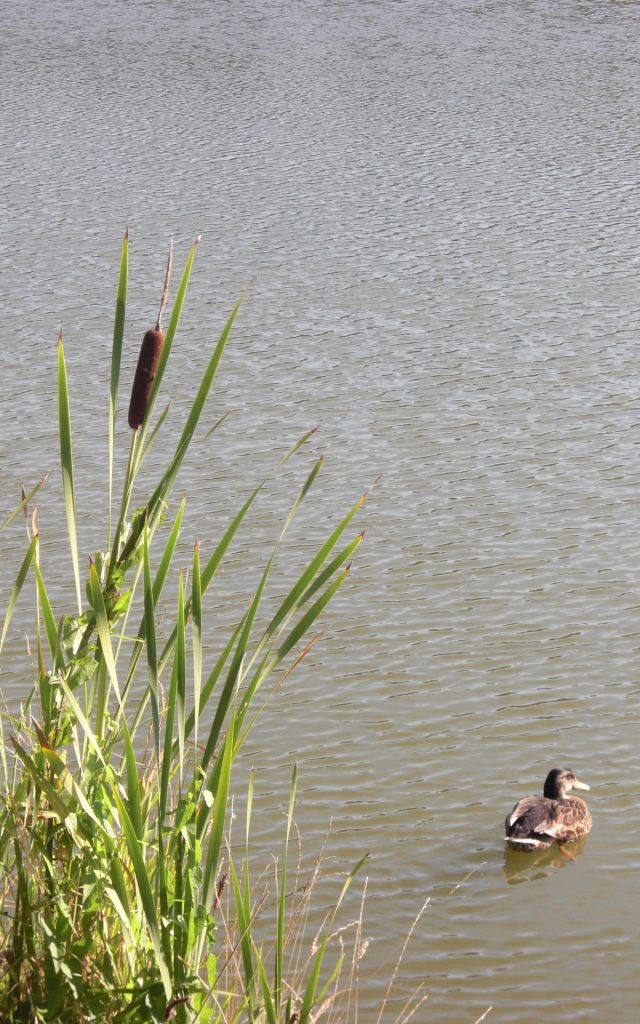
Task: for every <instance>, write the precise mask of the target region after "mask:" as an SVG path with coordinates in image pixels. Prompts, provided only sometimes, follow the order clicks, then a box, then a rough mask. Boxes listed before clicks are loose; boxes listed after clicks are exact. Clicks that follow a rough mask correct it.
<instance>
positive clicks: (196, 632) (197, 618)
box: [0, 543, 202, 754]
mask: <svg viewBox="0 0 640 1024" xmlns="http://www.w3.org/2000/svg"><path fill="white" fill-rule="evenodd" d="M191 575H192V579H193V584H192V588H191V645H192V648H193V748H194V754H195V751H196V750H197V748H198V722H199V719H200V696H201V693H202V580H201V578H200V545H199V544H197V543H196V544H195V546H194V549H193V571H192V574H191ZM0 647H1V645H0ZM185 736H186V723H185V724H183V743H184V739H185Z"/></svg>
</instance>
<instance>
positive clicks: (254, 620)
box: [0, 236, 364, 1024]
mask: <svg viewBox="0 0 640 1024" xmlns="http://www.w3.org/2000/svg"><path fill="white" fill-rule="evenodd" d="M128 250H129V244H128V238H127V237H126V236H125V240H124V244H123V249H122V255H121V262H120V274H119V281H118V290H117V301H116V315H115V325H114V335H113V347H112V360H111V382H110V391H109V401H108V407H109V414H108V423H109V444H108V454H107V457H106V458H105V469H106V473H107V475H108V491H109V506H110V507H109V515H108V526H107V531H106V532H107V537H106V539H105V540H106V543H105V547H104V550H103V551H101V552H98V553H95V554H94V555H93V557H92V558H91V560H90V568H89V573H88V576H87V578H86V579H83V578H82V573H81V570H80V566H81V559H80V556H79V552H78V542H77V534H76V501H75V488H74V468H73V447H72V431H71V415H70V401H69V390H68V382H67V371H66V364H65V358H64V350H63V345H62V340H60V341H59V346H58V414H59V415H58V419H59V437H60V459H61V467H62V480H63V491H64V505H65V516H66V523H67V532H68V539H69V549H70V555H71V558H70V563H71V567H72V573H73V581H74V590H75V597H76V603H77V607H74V609H73V610H72V611H66V612H63V613H62V614H61V613H60V612H59V610H58V611H56V610H54V607H53V602H52V598H51V588H50V587H49V586H48V585H47V579H46V571H45V568H44V566H41V558H40V535H39V532H38V525H37V515H36V513H35V512H34V513H33V514H32V515H31V516H29V515H28V504H29V503H31V502H32V499H33V497H34V495H35V494H36V492H37V491H38V489H39V488H40V486H41V485H40V484H38V485H36V486H35V487H34V488H32V490H31V491H30V493H29V494H23V500H22V501H21V502H20V504H19V505H18V506H17V508H16V509H15V510H14V511H13V513H12V514H11V515H10V516H9V517H8V518H7V520H5V523H4V524H2V527H1V528H5V527H8V526H9V523H10V522H12V521H13V520H14V519H15V517H16V516H17V514H18V513H19V512H21V511H24V513H25V521H26V523H27V546H26V553H25V555H24V557H23V558H22V561H21V563H20V564H19V568H18V569H17V574H16V578H15V584H14V586H13V589H12V591H11V593H10V595H9V597H8V600H7V603H6V614H5V618H4V623H3V628H2V633H1V635H0V651H1V650H2V646H3V645H4V642H5V640H6V638H7V635H8V630H9V627H10V622H11V619H12V615H13V612H14V609H15V606H16V604H17V602H18V600H19V599H20V597H21V594H22V591H23V589H24V588H25V585H26V583H27V581H33V584H34V586H33V592H34V593H35V606H36V608H35V624H34V631H33V640H32V643H31V649H32V651H35V655H36V673H35V675H36V678H35V679H34V680H33V689H32V691H31V693H30V695H29V696H28V699H26V701H25V703H24V706H23V709H22V712H21V714H20V715H10V714H9V713H8V712H5V713H4V714H3V719H4V721H3V723H2V724H3V728H2V733H1V740H0V763H1V766H2V791H3V794H2V795H3V801H2V808H1V809H0V901H1V905H0V910H1V914H0V929H1V931H2V952H1V953H0V1022H18V1021H20V1022H36V1021H48V1022H54V1021H55V1022H60V1024H63V1022H70V1024H71V1022H80V1021H83V1022H84V1021H108V1022H113V1024H116V1022H125V1021H136V1022H139V1021H157V1022H160V1021H168V1020H175V1021H177V1022H182V1024H186V1022H188V1021H196V1020H197V1021H200V1022H203V1024H204V1022H217V1021H219V1022H223V1021H224V1022H232V1021H236V1020H240V1019H243V1020H248V1021H250V1022H251V1024H253V1022H258V1021H260V1022H266V1024H280V1022H284V1024H289V1022H292V1021H297V1022H299V1024H306V1022H307V1021H311V1020H312V1019H313V1016H314V1014H315V1013H316V1012H317V1009H318V1006H319V1004H320V1002H321V1001H322V1000H327V991H328V989H327V983H328V982H327V977H326V972H325V968H324V967H323V960H324V955H325V950H326V946H327V940H328V936H329V935H330V932H331V927H332V921H333V913H335V909H337V905H338V904H339V903H340V901H341V899H342V896H343V895H344V892H345V891H346V889H347V887H348V885H349V883H350V881H351V878H352V877H353V874H354V873H355V871H356V870H357V868H358V867H359V866H360V865H357V866H356V868H355V869H354V872H352V874H350V875H349V876H348V877H347V878H346V881H344V883H343V888H342V892H341V894H339V898H338V900H337V903H336V906H335V908H334V912H333V913H332V914H330V916H329V919H328V920H327V922H326V926H325V929H324V931H323V932H322V933H321V935H320V937H319V939H318V941H317V943H316V947H315V951H314V952H313V953H312V955H310V956H309V957H308V958H307V959H306V960H305V961H304V962H305V963H306V969H305V974H304V977H300V976H298V977H297V978H296V981H295V984H294V983H293V982H291V981H289V980H288V979H287V977H286V965H285V959H286V952H285V947H286V933H287V924H286V919H287V907H288V903H287V900H288V896H287V871H286V864H287V848H288V841H289V833H290V829H291V822H292V814H293V793H294V791H295V780H294V786H293V787H292V802H291V806H290V808H289V815H288V818H287V829H286V837H285V855H284V859H283V861H282V865H281V868H280V877H279V882H278V886H277V895H276V897H275V899H276V905H277V911H276V926H275V935H274V937H273V941H272V956H271V959H272V961H273V962H272V963H271V966H269V967H268V966H267V963H266V956H265V954H264V951H263V949H262V947H261V946H260V945H259V943H258V941H257V940H256V938H255V935H254V923H255V920H256V910H257V909H259V901H258V905H257V907H256V904H255V903H254V902H252V894H251V888H250V885H249V868H248V856H247V857H245V864H244V865H243V867H242V868H241V869H240V870H238V869H236V867H235V866H234V865H233V863H231V864H230V865H229V866H228V872H229V875H230V883H229V887H228V891H229V892H230V893H232V895H233V897H234V899H233V907H234V911H233V913H234V922H233V927H231V925H230V923H229V921H228V920H227V919H226V918H225V919H224V920H225V924H224V928H222V929H221V924H220V918H221V911H220V899H219V897H220V892H221V880H220V878H221V875H220V872H221V868H220V865H221V859H222V857H223V853H224V837H225V832H226V829H227V817H228V803H229V793H230V782H231V771H232V766H233V763H234V761H235V759H236V757H237V756H238V753H239V751H240V749H241V748H242V745H243V743H244V741H245V739H246V737H247V735H248V733H249V731H250V730H251V729H252V727H253V726H254V724H255V722H256V720H257V718H258V715H259V707H258V705H257V702H256V696H257V694H258V693H259V691H261V688H263V687H264V686H265V684H266V683H267V681H271V683H276V684H277V682H278V680H279V679H281V678H282V676H283V675H284V674H287V673H288V672H289V671H291V668H292V667H293V666H295V665H296V664H297V663H298V662H299V661H300V660H301V658H302V657H303V656H304V654H305V653H306V651H308V650H309V649H310V647H311V646H312V645H313V643H314V642H315V640H316V638H317V635H318V634H317V620H318V619H319V617H320V616H321V614H322V612H323V611H324V609H325V608H326V606H327V605H328V604H329V602H330V601H331V599H332V598H333V597H334V595H335V594H336V592H337V591H338V590H339V588H340V587H341V586H342V584H343V582H344V580H345V578H346V575H347V573H348V567H349V563H350V560H351V558H352V556H353V554H354V552H355V550H356V549H357V547H358V545H359V543H360V541H361V539H362V535H361V534H357V535H355V536H352V537H350V538H349V537H348V530H349V527H350V526H351V523H352V520H353V518H354V516H355V515H356V513H357V511H358V510H359V508H360V507H361V505H362V503H363V501H364V496H363V497H362V498H360V499H359V500H358V501H357V502H356V503H355V505H354V506H353V507H352V508H350V509H349V511H348V512H347V514H346V515H345V516H344V517H343V518H342V520H341V521H340V522H339V523H338V524H337V526H336V527H335V528H334V529H333V531H332V533H331V534H330V536H328V538H327V539H326V541H325V542H324V543H322V544H321V546H320V547H319V548H318V550H317V551H316V552H315V554H314V555H313V557H312V558H310V559H309V561H308V562H307V563H306V564H305V565H304V567H303V568H302V570H301V571H300V573H299V575H298V578H297V579H296V581H295V583H294V584H293V586H292V587H291V588H290V590H289V591H288V593H286V595H285V596H284V597H283V598H281V599H280V601H279V603H278V604H277V607H276V610H275V612H274V613H273V614H272V615H271V616H270V617H269V618H268V620H266V622H264V623H262V624H260V622H261V617H260V616H258V611H259V609H260V607H261V602H262V600H263V597H264V595H265V593H266V592H267V586H268V583H269V581H270V574H271V571H272V568H273V566H274V563H275V559H276V555H277V552H278V548H279V546H280V545H281V543H282V540H283V538H284V535H285V533H286V531H287V529H288V527H289V526H290V524H291V522H292V520H293V518H294V516H295V515H296V512H297V511H298V508H299V506H300V504H301V502H302V501H303V499H304V498H305V497H306V496H307V494H308V492H309V490H310V488H311V487H312V485H313V484H314V482H315V480H316V477H317V475H318V472H319V469H320V460H318V461H315V462H313V463H312V465H311V467H310V468H309V469H308V470H307V472H306V476H305V478H304V482H303V484H302V487H301V489H300V491H299V493H298V494H297V495H296V496H295V498H294V500H293V502H292V504H291V508H290V511H289V513H288V515H287V516H286V519H285V521H284V523H283V525H282V530H281V534H280V537H279V538H278V541H277V543H276V545H275V547H274V549H273V551H272V552H271V554H270V556H269V557H268V559H267V561H266V564H265V565H264V568H263V571H262V574H261V576H260V579H259V582H258V585H257V587H256V589H255V593H253V596H252V597H251V599H250V601H249V603H248V605H247V606H246V607H243V608H240V609H238V612H237V617H236V623H235V626H234V628H232V629H231V631H230V634H229V636H228V637H227V639H226V641H225V642H224V644H223V646H222V650H221V652H220V653H219V654H218V656H217V658H216V659H215V660H214V661H213V663H212V664H210V665H209V664H207V660H208V655H207V652H206V650H205V645H204V643H203V604H204V603H205V601H206V595H207V591H208V590H209V587H210V586H211V584H212V582H213V581H214V579H216V577H217V576H218V574H219V573H220V570H221V568H222V566H223V565H224V564H225V559H226V558H227V555H228V550H229V547H230V545H231V543H232V541H233V540H234V538H235V537H236V535H237V533H238V531H239V530H240V529H241V527H242V525H243V522H244V520H245V517H246V516H247V513H248V512H249V510H250V509H251V508H252V506H253V505H254V502H256V501H257V499H258V498H259V495H260V492H261V490H262V488H263V486H264V483H265V481H262V482H261V483H259V484H258V485H257V486H256V487H255V489H254V490H253V491H252V492H251V493H250V494H249V495H248V497H246V498H245V500H244V502H243V504H242V505H241V507H240V508H239V510H238V512H237V513H236V514H235V516H233V517H232V518H231V520H230V522H229V523H228V525H227V527H226V529H225V530H224V532H223V533H222V536H221V537H220V539H219V540H218V542H217V544H216V545H215V547H214V548H213V550H212V551H211V552H207V553H204V552H201V551H200V549H199V546H198V544H195V545H194V548H193V560H192V564H191V566H190V571H189V572H188V573H180V575H179V577H178V581H177V597H176V599H175V608H174V617H173V622H172V623H170V624H169V625H167V621H166V619H165V621H164V624H163V630H162V633H161V631H160V629H159V621H158V614H157V612H156V609H157V607H158V603H159V602H160V600H161V596H162V595H163V593H164V589H165V584H166V583H167V581H168V580H170V579H171V578H173V579H174V580H175V574H173V573H172V571H171V567H172V560H173V558H174V554H175V552H176V546H177V543H178V537H179V533H180V528H181V523H182V518H183V513H184V501H183V502H182V503H181V504H180V505H179V506H178V508H177V510H175V509H174V512H173V514H172V519H170V520H169V521H168V522H167V523H166V529H165V530H163V531H161V532H159V531H158V527H159V525H160V523H161V521H162V520H163V518H165V517H166V516H167V510H168V507H169V506H168V500H169V495H170V492H171V488H172V486H173V484H174V482H175V480H176V477H177V474H178V472H179V470H180V467H181V465H182V463H183V460H184V459H185V457H186V455H187V452H188V449H189V445H190V443H191V440H192V438H193V436H194V432H195V431H196V428H197V427H198V424H199V421H200V419H201V416H202V413H203V411H204V409H205V405H206V402H207V399H208V397H209V394H210V391H211V389H212V386H213V383H214V381H215V378H216V374H217V371H218V367H219V363H220V359H221V357H222V354H223V351H224V348H225V345H226V344H227V341H228V338H229V334H230V332H231V328H232V326H233V322H234V320H235V318H236V316H237V314H238V310H239V307H240V304H241V302H239V303H238V305H237V306H236V307H235V309H234V310H233V311H232V313H231V316H230V317H229V319H228V321H227V323H226V324H225V326H224V329H223V331H222V333H221V335H220V337H219V340H218V341H217V344H216V345H215V347H214V348H213V351H212V353H211V356H210V359H209V362H208V364H207V367H206V369H205V371H204V374H203V376H202V379H201V380H200V382H199V385H198V387H197V389H196V391H195V395H194V396H193V400H192V404H191V407H190V410H189V412H188V415H187V416H186V419H185V422H184V425H183V429H182V432H181V434H180V437H179V440H178V442H177V444H176V446H175V449H174V450H173V453H172V454H171V457H170V458H169V459H168V462H167V464H166V467H165V468H164V470H163V471H162V472H161V473H160V475H159V477H158V479H157V482H156V483H155V486H154V487H153V489H152V490H150V493H149V495H148V497H147V498H146V500H144V501H140V500H138V501H137V507H135V509H134V510H133V511H132V512H131V511H130V509H131V508H132V506H133V504H134V495H135V494H136V491H135V485H136V480H137V479H138V474H139V471H140V468H141V466H142V464H143V462H144V460H145V457H146V455H147V453H148V451H149V449H150V447H151V445H152V444H153V442H154V441H155V440H156V438H157V436H158V434H159V432H160V431H161V430H162V427H163V425H164V422H165V418H166V415H167V409H165V410H164V411H163V412H162V413H161V414H160V415H159V416H158V417H157V418H156V420H155V423H153V412H154V408H155V404H156V399H157V397H158V394H159V390H160V386H161V382H162V378H163V374H164V370H165V367H166V365H167V360H168V359H169V356H170V353H171V347H172V344H173V340H174V337H175V335H176V331H177V329H178V325H179V321H180V316H181V312H182V309H183V305H184V301H185V297H186V293H187V286H188V282H189V276H190V272H191V268H192V265H193V261H194V258H195V253H196V246H195V245H194V246H193V248H192V249H191V251H190V253H189V256H188V258H187V261H186V265H185V269H184V272H183V274H182V277H181V280H180V282H179V285H178V288H177V291H176V295H175V299H174V302H173V307H172V311H171V316H170V319H169V324H168V327H167V330H166V334H162V339H161V342H158V344H155V341H157V340H158V339H157V338H155V337H154V346H153V353H152V356H153V358H152V359H151V360H149V359H148V353H147V355H146V356H145V359H146V360H147V362H146V363H145V367H144V373H143V374H142V377H143V392H144V393H143V394H142V396H141V395H137V396H136V397H135V402H134V403H133V407H134V410H135V415H134V416H133V427H134V429H133V430H132V434H131V445H130V449H129V454H128V460H127V464H126V471H125V473H124V482H123V487H122V494H121V496H120V500H119V503H118V502H115V501H113V499H112V495H113V487H112V481H113V478H114V463H115V461H116V452H115V437H116V430H115V426H116V411H117V407H118V393H119V380H120V365H121V354H122V348H123V339H124V325H125V311H126V297H127V278H128ZM167 289H168V274H167V281H166V282H165V289H164V292H163V302H162V303H161V311H162V306H163V305H164V301H165V299H166V292H167ZM241 301H242V300H241ZM157 332H160V333H162V332H161V329H160V317H158V322H157V324H156V327H155V329H154V335H155V333H157ZM147 333H148V334H149V333H150V332H147ZM145 338H146V336H145ZM130 408H131V406H130ZM219 422H221V421H219ZM152 423H153V425H152ZM218 425H219V424H218ZM214 429H215V428H214ZM309 436H310V435H309V434H307V435H305V436H304V437H303V438H301V439H300V440H299V441H298V442H297V443H296V444H295V445H294V446H293V447H292V448H291V450H290V451H289V452H288V453H287V455H286V456H285V457H284V458H283V459H281V460H280V462H279V464H278V466H277V467H276V469H279V468H280V467H281V466H282V465H283V464H284V463H285V462H287V461H288V460H289V459H290V458H291V457H292V456H294V455H296V454H297V453H298V452H299V451H300V449H301V448H302V447H303V446H304V443H305V442H306V440H307V439H308V437H309ZM112 505H113V506H114V515H113V516H112V510H111V506H112ZM116 506H117V512H115V507H116ZM19 561H20V560H19V559H18V560H17V562H19ZM163 600H164V598H163ZM136 609H137V611H136ZM132 616H135V617H134V619H133V621H131V618H132ZM29 673H30V675H31V676H33V672H32V668H31V660H30V659H29ZM247 836H248V832H247ZM248 842H249V840H248V839H247V844H248ZM221 930H222V933H223V934H221ZM232 932H233V935H234V936H235V938H234V939H233V940H232V942H231V951H229V949H228V947H229V942H230V941H231V940H230V939H229V936H230V935H231V933H232ZM225 943H226V946H225ZM225 949H226V952H225ZM234 957H236V958H237V957H239V958H240V960H241V962H242V970H241V971H240V970H239V971H236V972H235V974H234V977H235V979H236V983H235V987H234V989H233V991H229V990H227V989H226V988H225V985H226V983H227V979H228V977H229V972H228V969H227V967H228V964H229V962H230V960H231V959H232V958H234ZM335 977H336V970H329V971H328V981H329V983H330V982H331V981H332V979H335ZM240 978H241V979H242V980H241V981H238V979H240Z"/></svg>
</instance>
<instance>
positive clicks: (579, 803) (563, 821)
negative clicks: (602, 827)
mask: <svg viewBox="0 0 640 1024" xmlns="http://www.w3.org/2000/svg"><path fill="white" fill-rule="evenodd" d="M572 788H576V789H588V788H589V787H588V786H586V785H585V784H584V783H583V782H579V781H578V779H576V777H575V775H574V774H573V772H572V771H571V770H570V769H568V768H553V769H552V771H550V772H549V774H548V776H547V779H546V781H545V784H544V795H543V796H525V797H524V798H523V799H522V800H519V801H518V803H517V804H516V805H515V807H514V808H513V810H512V811H511V813H510V814H508V815H507V817H506V819H505V823H504V828H505V836H504V841H505V843H506V844H507V846H510V847H512V848H513V849H514V850H541V849H545V848H546V847H548V846H551V845H552V843H571V842H573V841H574V840H576V839H581V838H582V837H583V836H586V835H587V833H588V832H589V831H590V829H591V814H590V812H589V808H588V807H587V805H586V804H585V802H584V800H581V799H580V797H577V796H567V795H566V793H567V792H568V791H569V790H570V789H572Z"/></svg>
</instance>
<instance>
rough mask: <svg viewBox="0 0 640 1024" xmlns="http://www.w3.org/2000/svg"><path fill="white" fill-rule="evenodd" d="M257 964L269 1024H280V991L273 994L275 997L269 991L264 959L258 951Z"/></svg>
mask: <svg viewBox="0 0 640 1024" xmlns="http://www.w3.org/2000/svg"><path fill="white" fill-rule="evenodd" d="M256 964H257V966H258V975H259V978H260V989H261V991H262V1002H263V1004H264V1009H265V1011H266V1014H267V1021H268V1024H278V1008H279V995H280V993H279V991H275V992H274V993H273V997H272V995H271V992H270V990H269V982H268V980H267V972H266V971H265V969H264V964H263V962H262V957H261V956H260V954H259V953H258V951H257V950H256Z"/></svg>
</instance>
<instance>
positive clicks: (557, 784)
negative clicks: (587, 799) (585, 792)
mask: <svg viewBox="0 0 640 1024" xmlns="http://www.w3.org/2000/svg"><path fill="white" fill-rule="evenodd" d="M570 789H589V786H587V784H586V782H580V780H579V779H577V778H576V777H575V775H574V774H573V772H572V771H571V769H570V768H552V769H551V771H550V772H549V774H548V775H547V777H546V779H545V783H544V795H545V796H546V797H548V799H549V800H562V799H563V798H564V797H565V796H566V794H567V793H568V792H569V790H570Z"/></svg>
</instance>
